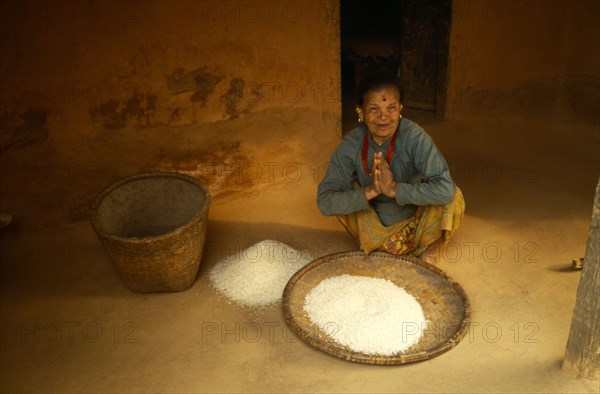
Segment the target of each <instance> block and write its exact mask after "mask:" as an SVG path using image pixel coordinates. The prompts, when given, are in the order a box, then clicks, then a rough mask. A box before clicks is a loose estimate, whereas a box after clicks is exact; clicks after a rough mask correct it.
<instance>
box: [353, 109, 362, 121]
mask: <svg viewBox="0 0 600 394" xmlns="http://www.w3.org/2000/svg"><path fill="white" fill-rule="evenodd" d="M354 110H355V111H356V113H357V115H358V123H362V122H363V121H364V119H363V113H362V110H361V109H360V108H358V107H356V108H355V109H354Z"/></svg>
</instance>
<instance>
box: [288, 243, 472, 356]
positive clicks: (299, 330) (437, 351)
mask: <svg viewBox="0 0 600 394" xmlns="http://www.w3.org/2000/svg"><path fill="white" fill-rule="evenodd" d="M355 256H356V257H377V258H384V259H389V260H403V261H406V262H408V263H411V264H415V265H418V266H421V267H423V268H425V269H427V270H428V271H431V272H432V273H434V274H436V275H438V276H440V277H442V279H444V280H445V281H446V282H448V283H449V285H450V286H451V287H452V288H453V289H454V290H455V291H456V293H457V295H458V296H460V297H461V298H462V300H463V302H464V318H463V320H462V322H461V325H460V327H459V328H458V330H457V331H456V332H455V333H454V334H453V335H452V336H451V337H450V338H449V339H447V340H446V341H444V342H443V343H442V344H440V345H438V346H436V347H435V348H433V349H430V350H428V351H421V352H418V353H413V354H398V355H393V356H381V355H372V354H364V353H360V352H355V351H350V350H347V349H344V348H340V347H338V345H337V344H336V343H335V342H332V343H324V342H323V341H319V340H317V339H316V338H315V337H314V336H312V335H311V332H310V331H306V330H305V329H304V327H303V326H301V325H300V324H299V323H298V322H296V320H295V319H294V318H293V316H292V313H291V311H290V308H289V298H290V294H291V292H292V290H293V288H294V285H295V284H296V283H297V282H298V281H299V280H300V279H302V277H303V276H304V275H306V274H307V273H308V272H309V271H311V270H313V269H315V268H316V267H318V266H320V265H322V264H327V263H333V262H335V260H336V259H339V258H346V257H355ZM282 309H283V316H284V319H285V322H286V324H287V325H288V327H289V328H290V329H291V330H292V331H293V332H294V334H296V335H297V336H298V337H299V338H300V339H302V340H303V341H304V342H305V343H307V344H309V345H310V346H312V347H314V348H317V349H319V350H321V351H323V352H325V353H327V354H330V355H332V356H335V357H338V358H341V359H344V360H347V361H354V362H358V363H363V364H375V365H401V364H408V363H413V362H419V361H425V360H429V359H431V358H434V357H437V356H439V355H441V354H443V353H445V352H447V351H449V350H450V349H452V348H454V347H455V346H456V345H457V344H458V343H459V342H460V341H461V340H462V339H463V338H464V337H465V335H466V334H467V331H468V329H469V325H470V321H471V303H470V301H469V297H468V296H467V294H466V292H465V291H464V289H463V288H462V286H460V284H458V282H456V281H455V280H454V279H452V277H450V276H449V275H448V274H447V273H446V272H444V271H442V270H441V269H440V268H438V267H436V266H434V265H432V264H429V263H426V262H424V261H422V260H421V259H418V258H416V257H412V256H402V255H400V256H398V255H392V254H389V253H386V252H378V251H377V252H371V253H369V254H366V253H364V252H362V251H352V252H339V253H332V254H328V255H324V256H321V257H319V258H317V259H315V260H313V261H311V262H310V263H308V264H307V265H305V266H304V267H302V268H301V269H300V270H298V271H297V272H296V273H295V274H294V275H293V276H292V277H291V278H290V280H289V281H288V283H287V284H286V286H285V289H284V291H283V298H282Z"/></svg>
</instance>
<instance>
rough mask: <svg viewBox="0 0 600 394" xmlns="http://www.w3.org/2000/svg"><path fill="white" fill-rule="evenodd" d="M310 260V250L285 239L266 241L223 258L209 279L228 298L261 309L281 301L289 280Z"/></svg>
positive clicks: (209, 275)
mask: <svg viewBox="0 0 600 394" xmlns="http://www.w3.org/2000/svg"><path fill="white" fill-rule="evenodd" d="M310 261H311V256H310V255H309V254H308V253H304V252H302V251H299V250H297V249H294V248H292V247H291V246H289V245H287V244H285V243H283V242H279V241H274V240H264V241H260V242H258V243H256V244H254V245H252V246H250V247H248V248H247V249H244V250H242V251H240V252H239V253H236V254H235V255H231V256H228V257H226V258H223V259H221V260H220V261H219V262H217V264H216V265H215V266H214V267H213V268H212V270H211V271H210V272H209V274H208V278H209V280H210V282H211V284H212V285H213V286H214V287H215V288H216V289H217V290H218V291H219V292H221V293H222V294H223V295H225V296H226V297H227V298H228V299H230V300H232V301H235V302H236V303H238V304H240V305H242V306H246V307H257V308H260V307H265V306H268V305H270V304H273V303H275V302H278V301H281V298H282V296H283V290H284V289H285V285H286V284H287V282H288V281H289V280H290V278H291V277H292V276H293V275H294V274H295V273H296V271H298V270H299V269H300V268H302V267H304V266H305V265H306V264H308V263H309V262H310Z"/></svg>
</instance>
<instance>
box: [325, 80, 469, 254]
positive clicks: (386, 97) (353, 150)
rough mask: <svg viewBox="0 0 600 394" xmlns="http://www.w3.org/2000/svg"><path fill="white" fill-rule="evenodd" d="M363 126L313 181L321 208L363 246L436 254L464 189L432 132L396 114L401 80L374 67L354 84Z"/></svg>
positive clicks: (458, 215) (460, 207)
mask: <svg viewBox="0 0 600 394" xmlns="http://www.w3.org/2000/svg"><path fill="white" fill-rule="evenodd" d="M356 104H357V107H356V112H357V113H358V118H359V122H360V123H363V124H362V125H361V126H359V127H357V128H355V129H354V130H352V131H350V132H349V133H348V134H347V135H346V136H345V138H344V139H343V141H342V143H341V144H340V145H339V146H338V148H337V149H336V150H335V152H333V155H332V156H331V161H330V164H329V167H328V169H327V173H326V174H325V177H324V178H323V180H322V181H321V183H320V184H319V188H318V195H317V204H318V206H319V209H320V210H321V213H322V214H323V215H336V216H337V217H338V219H339V220H340V221H341V222H342V224H343V225H344V226H345V227H346V229H347V230H348V232H350V234H352V236H354V238H356V239H357V240H358V242H359V244H360V247H361V249H362V250H364V251H365V252H366V253H369V252H371V251H373V250H380V251H385V252H388V253H392V254H396V255H405V254H407V255H413V256H418V257H421V259H422V260H424V261H426V262H429V263H435V262H437V261H438V257H439V253H438V252H439V250H440V248H441V247H442V246H443V245H444V244H445V243H446V242H447V241H448V240H449V238H450V237H451V236H452V234H453V233H454V232H455V231H456V229H457V227H458V225H459V224H460V221H461V220H462V217H463V214H464V200H463V197H462V193H461V192H460V190H459V189H458V188H457V187H456V185H455V184H454V181H453V180H452V178H451V177H450V172H449V170H448V164H447V163H446V160H444V157H443V156H442V154H441V153H440V151H439V150H438V148H437V147H436V146H435V144H434V143H433V140H432V139H431V137H430V136H429V135H428V134H427V133H426V132H425V131H424V130H423V129H422V128H421V127H419V125H417V124H416V123H415V122H412V121H410V120H408V119H403V118H402V115H401V111H402V104H401V103H400V83H399V81H398V79H397V78H396V77H395V76H394V75H388V74H374V75H371V76H369V77H367V78H365V79H364V80H363V81H362V82H361V83H360V84H359V85H358V89H357V103H356Z"/></svg>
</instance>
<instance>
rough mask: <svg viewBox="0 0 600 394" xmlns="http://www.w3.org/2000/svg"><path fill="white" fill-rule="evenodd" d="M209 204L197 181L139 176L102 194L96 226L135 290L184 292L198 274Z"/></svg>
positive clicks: (204, 189) (169, 175) (94, 209)
mask: <svg viewBox="0 0 600 394" xmlns="http://www.w3.org/2000/svg"><path fill="white" fill-rule="evenodd" d="M209 205H210V194H209V192H208V189H207V187H206V186H205V185H204V184H202V183H201V182H200V181H198V180H197V179H195V178H192V177H190V176H187V175H183V174H176V173H166V172H158V173H147V174H139V175H134V176H131V177H128V178H125V179H122V180H120V181H118V182H116V183H114V184H113V185H111V186H109V187H108V188H107V189H106V190H104V191H103V192H101V193H100V194H99V195H98V197H97V198H96V200H95V202H94V205H93V207H92V211H91V222H92V225H93V227H94V230H95V231H96V234H97V235H98V238H99V239H100V242H101V243H102V246H103V247H104V249H105V250H106V252H107V254H108V255H109V256H110V258H111V260H112V261H113V262H114V264H115V266H116V268H117V270H118V271H119V273H120V274H121V276H122V277H123V280H124V282H125V284H126V285H127V287H128V288H129V289H130V290H132V291H134V292H137V293H148V292H166V291H182V290H186V289H188V288H189V287H190V286H191V285H192V284H193V283H194V280H195V278H196V275H197V274H198V269H199V267H200V261H201V259H202V252H203V249H204V241H205V239H206V227H207V222H208V208H209Z"/></svg>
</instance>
